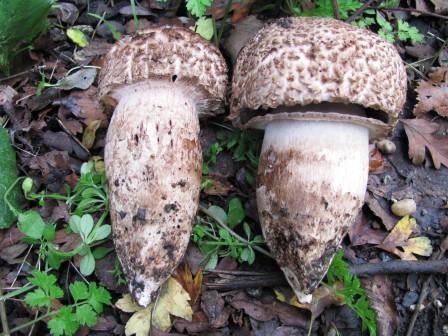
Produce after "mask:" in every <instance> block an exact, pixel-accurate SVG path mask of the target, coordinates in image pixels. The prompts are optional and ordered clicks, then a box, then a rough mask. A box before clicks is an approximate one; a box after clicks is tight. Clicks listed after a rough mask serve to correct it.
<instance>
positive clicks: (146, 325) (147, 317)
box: [124, 305, 153, 336]
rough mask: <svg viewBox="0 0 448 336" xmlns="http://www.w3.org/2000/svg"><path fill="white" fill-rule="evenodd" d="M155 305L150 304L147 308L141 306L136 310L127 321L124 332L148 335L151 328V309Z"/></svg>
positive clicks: (138, 335)
mask: <svg viewBox="0 0 448 336" xmlns="http://www.w3.org/2000/svg"><path fill="white" fill-rule="evenodd" d="M152 306H153V305H149V306H148V307H146V308H144V309H143V308H140V307H139V308H140V310H139V311H137V312H135V313H134V314H133V315H132V316H131V318H130V319H129V320H128V322H127V323H126V326H125V328H124V333H125V334H126V336H131V335H134V334H135V335H136V336H148V334H149V330H150V328H151V309H152Z"/></svg>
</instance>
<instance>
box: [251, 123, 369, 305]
mask: <svg viewBox="0 0 448 336" xmlns="http://www.w3.org/2000/svg"><path fill="white" fill-rule="evenodd" d="M368 164H369V153H368V129H367V128H365V127H363V126H359V125H353V124H348V123H331V122H325V121H317V122H315V121H295V120H288V121H274V122H272V123H270V124H269V125H268V126H267V127H266V132H265V136H264V141H263V147H262V153H261V157H260V163H259V168H258V178H257V205H258V212H259V217H260V221H261V225H262V230H263V234H264V236H265V239H266V242H267V245H268V246H269V248H270V249H271V251H272V253H273V255H274V257H275V258H276V260H277V263H278V264H279V266H280V267H281V269H282V270H283V272H284V274H285V276H286V278H287V280H288V282H289V284H290V285H291V286H292V288H293V289H294V291H295V293H296V295H297V297H298V298H299V300H301V301H302V302H304V301H305V302H306V301H309V300H310V295H309V294H311V293H312V292H313V290H314V289H315V288H316V287H317V286H318V285H319V282H320V281H321V280H322V278H323V277H324V275H325V273H326V272H327V270H328V267H329V265H330V263H331V261H332V259H333V256H334V253H335V251H336V249H337V248H338V246H339V244H340V242H341V240H342V238H343V237H344V235H345V234H346V232H347V229H348V226H349V225H350V224H351V223H352V222H353V220H354V219H355V217H356V215H357V214H358V212H359V210H360V208H361V206H362V204H363V200H364V194H365V191H366V186H367V177H368Z"/></svg>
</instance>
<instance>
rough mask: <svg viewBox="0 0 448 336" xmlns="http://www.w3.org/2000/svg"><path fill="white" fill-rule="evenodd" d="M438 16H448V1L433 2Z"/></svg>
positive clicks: (438, 0)
mask: <svg viewBox="0 0 448 336" xmlns="http://www.w3.org/2000/svg"><path fill="white" fill-rule="evenodd" d="M431 2H432V3H433V4H434V6H435V8H434V10H435V12H436V13H437V14H448V2H447V1H446V0H431Z"/></svg>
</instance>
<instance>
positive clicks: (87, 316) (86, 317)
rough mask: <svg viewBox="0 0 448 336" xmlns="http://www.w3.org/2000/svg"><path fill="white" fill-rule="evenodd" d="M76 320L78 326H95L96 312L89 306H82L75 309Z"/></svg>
mask: <svg viewBox="0 0 448 336" xmlns="http://www.w3.org/2000/svg"><path fill="white" fill-rule="evenodd" d="M75 316H76V320H77V321H78V322H79V324H82V325H86V326H88V327H93V326H94V325H95V324H96V312H95V311H94V310H93V309H92V307H91V306H90V305H89V304H83V305H81V306H78V307H76V312H75Z"/></svg>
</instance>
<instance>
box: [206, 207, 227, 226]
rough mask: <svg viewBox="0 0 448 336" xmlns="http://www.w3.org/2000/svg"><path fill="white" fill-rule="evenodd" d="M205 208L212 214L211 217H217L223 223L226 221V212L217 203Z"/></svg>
mask: <svg viewBox="0 0 448 336" xmlns="http://www.w3.org/2000/svg"><path fill="white" fill-rule="evenodd" d="M207 210H208V212H209V213H210V214H211V215H212V217H214V218H217V219H219V220H220V221H221V222H223V223H225V224H226V223H227V214H226V212H225V211H224V209H223V208H221V207H219V206H217V205H212V206H210V207H209V208H208V209H207Z"/></svg>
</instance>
